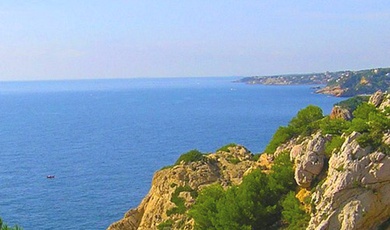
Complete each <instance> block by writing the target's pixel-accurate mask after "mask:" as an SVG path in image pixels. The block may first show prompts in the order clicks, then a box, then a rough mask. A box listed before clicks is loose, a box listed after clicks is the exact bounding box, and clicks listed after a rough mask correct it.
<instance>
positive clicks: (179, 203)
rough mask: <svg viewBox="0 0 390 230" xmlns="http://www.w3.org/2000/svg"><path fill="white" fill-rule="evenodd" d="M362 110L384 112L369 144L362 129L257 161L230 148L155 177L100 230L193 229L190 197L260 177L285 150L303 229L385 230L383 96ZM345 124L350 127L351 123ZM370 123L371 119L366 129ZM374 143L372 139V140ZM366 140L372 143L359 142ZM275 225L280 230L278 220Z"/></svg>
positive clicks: (297, 144)
mask: <svg viewBox="0 0 390 230" xmlns="http://www.w3.org/2000/svg"><path fill="white" fill-rule="evenodd" d="M369 104H370V105H371V106H374V107H375V108H376V110H378V111H381V112H380V114H384V115H383V116H384V117H383V116H382V117H381V116H380V115H375V116H378V117H380V118H381V120H379V121H381V122H382V123H380V124H381V127H380V129H379V130H381V131H380V133H376V134H375V135H374V139H373V138H371V139H369V138H368V140H369V141H367V137H370V135H371V133H370V132H377V130H374V129H370V128H366V131H363V129H361V130H362V131H361V132H356V131H349V132H344V133H343V134H338V133H337V132H334V133H336V134H328V133H324V131H323V130H321V129H319V130H317V131H316V132H314V133H312V134H311V135H308V136H298V137H294V138H291V139H289V140H288V141H286V142H284V143H283V144H281V145H280V146H279V147H278V148H277V150H276V151H275V153H273V154H262V155H261V156H260V157H259V159H255V158H254V157H253V155H252V154H251V153H250V152H249V151H248V150H247V149H246V148H245V147H243V146H230V147H226V148H224V149H223V150H220V151H217V152H216V153H213V154H209V155H205V156H204V158H202V160H200V161H195V162H180V163H179V164H177V165H175V166H172V167H169V168H166V169H162V170H160V171H158V172H156V173H155V175H154V178H153V182H152V187H151V189H150V191H149V193H148V194H147V195H146V197H145V198H144V199H143V200H142V202H141V204H140V205H139V206H138V207H137V208H135V209H132V210H130V211H129V212H128V213H126V214H125V217H124V218H123V219H122V220H120V221H118V222H116V223H114V224H112V225H111V226H110V227H109V228H108V229H110V230H114V229H120V230H125V229H193V228H194V220H193V219H191V218H190V217H189V216H188V215H187V210H188V208H189V207H191V206H192V205H193V204H194V202H195V201H196V196H197V192H198V191H200V190H202V188H204V187H207V186H209V185H211V184H216V183H218V184H220V185H222V186H223V187H225V188H227V187H229V186H231V185H235V184H240V183H241V181H242V179H243V177H244V175H246V174H248V173H250V172H251V171H252V170H254V169H256V168H261V169H262V170H263V172H266V173H268V172H269V171H270V169H271V168H272V162H273V159H274V158H276V157H277V156H278V155H279V154H281V153H284V152H289V154H290V160H291V161H293V162H294V171H295V173H294V179H295V181H296V184H297V185H298V187H297V192H296V198H297V199H299V201H300V202H301V205H302V206H304V210H305V212H307V213H308V214H309V215H310V220H309V221H306V224H305V226H306V227H307V229H318V230H325V229H329V230H330V229H390V220H389V218H390V154H389V153H390V148H389V145H390V130H389V129H390V126H388V124H389V123H390V122H389V112H388V108H389V104H390V96H389V95H388V94H385V93H382V92H380V91H378V92H376V93H375V94H374V95H372V96H371V97H370V100H369ZM367 108H371V107H367ZM367 108H366V109H367ZM375 108H374V109H375ZM332 114H333V115H331V116H329V119H331V120H325V121H326V122H328V123H331V121H332V120H335V121H337V122H339V123H336V124H340V126H343V124H346V123H343V122H341V120H343V119H344V120H351V119H352V116H353V114H352V113H350V112H347V111H343V110H342V109H340V108H335V109H334V111H333V112H332ZM354 114H355V115H357V116H358V115H359V114H357V113H354ZM370 114H371V115H370V116H372V117H375V116H374V115H373V113H370ZM359 119H360V120H361V118H359ZM367 119H368V118H367ZM378 119H379V118H378ZM345 122H348V124H349V125H350V124H354V122H355V121H354V120H352V121H345ZM375 122H377V120H375V119H373V120H370V121H369V122H368V123H369V124H370V125H373V123H375ZM355 123H356V122H355ZM383 124H386V125H387V126H386V125H385V126H386V127H382V126H383ZM355 125H356V124H355ZM351 127H353V125H351ZM359 127H360V126H359ZM364 127H365V126H364ZM372 127H376V126H375V125H374V126H372ZM350 129H351V128H350ZM350 129H349V130H350ZM332 130H334V129H332ZM367 130H368V131H367ZM363 137H364V138H363ZM377 137H380V140H375V138H377ZM370 141H371V142H375V144H372V145H370V144H367V143H370ZM337 142H339V144H337V145H335V144H334V143H337ZM333 145H334V146H333ZM329 146H331V148H329ZM378 146H379V147H378ZM329 149H330V150H329ZM275 226H282V227H286V226H285V223H284V221H283V220H280V221H279V223H278V224H276V225H275ZM287 229H288V227H287Z"/></svg>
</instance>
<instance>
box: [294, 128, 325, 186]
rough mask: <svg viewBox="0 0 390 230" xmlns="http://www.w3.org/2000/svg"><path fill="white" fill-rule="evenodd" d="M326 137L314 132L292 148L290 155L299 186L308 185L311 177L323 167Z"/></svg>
mask: <svg viewBox="0 0 390 230" xmlns="http://www.w3.org/2000/svg"><path fill="white" fill-rule="evenodd" d="M325 142H326V139H325V138H324V137H323V136H322V135H321V134H320V133H318V134H316V135H315V136H314V137H313V139H311V140H308V141H307V142H304V143H302V144H300V145H297V146H295V147H293V148H292V150H291V152H290V156H291V157H292V158H294V156H295V166H296V167H295V181H296V182H297V184H298V185H299V186H301V187H304V188H307V187H310V184H311V182H312V181H313V179H314V178H315V177H316V176H317V175H318V174H320V172H321V170H322V168H323V167H324V160H325Z"/></svg>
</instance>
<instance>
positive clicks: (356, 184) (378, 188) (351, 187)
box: [307, 133, 390, 230]
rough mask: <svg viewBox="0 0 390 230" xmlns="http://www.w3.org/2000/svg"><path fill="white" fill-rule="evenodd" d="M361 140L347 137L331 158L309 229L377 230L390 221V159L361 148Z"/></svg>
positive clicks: (318, 190)
mask: <svg viewBox="0 0 390 230" xmlns="http://www.w3.org/2000/svg"><path fill="white" fill-rule="evenodd" d="M358 136H359V134H358V133H352V134H351V135H350V136H348V137H347V138H346V140H345V142H344V144H343V145H342V147H341V150H340V151H339V152H338V153H335V154H333V155H332V157H331V158H330V160H329V170H328V174H327V177H326V179H325V181H324V183H323V184H322V185H321V186H319V187H317V190H316V191H315V192H314V193H313V195H312V203H313V205H314V206H315V210H313V214H312V217H311V220H310V223H309V226H308V228H307V229H321V230H323V229H375V228H376V227H378V225H379V224H381V223H383V222H384V221H386V220H387V219H388V218H389V216H390V157H389V156H386V155H385V154H383V153H381V152H371V151H370V150H369V149H365V148H361V147H360V146H359V144H358V143H357V142H356V138H357V137H358Z"/></svg>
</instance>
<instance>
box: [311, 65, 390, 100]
mask: <svg viewBox="0 0 390 230" xmlns="http://www.w3.org/2000/svg"><path fill="white" fill-rule="evenodd" d="M389 87H390V68H380V69H369V70H360V71H355V72H353V71H345V72H344V73H343V74H341V76H340V77H338V78H336V79H333V80H331V81H329V82H328V84H327V86H326V87H324V88H322V89H320V90H318V91H317V93H323V94H331V95H335V96H342V97H350V96H355V95H361V94H372V93H374V92H375V91H377V90H382V91H387V90H388V89H389Z"/></svg>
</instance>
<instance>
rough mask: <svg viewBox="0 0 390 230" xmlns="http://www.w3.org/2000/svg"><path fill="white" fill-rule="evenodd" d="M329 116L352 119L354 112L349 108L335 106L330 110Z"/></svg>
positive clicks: (331, 117)
mask: <svg viewBox="0 0 390 230" xmlns="http://www.w3.org/2000/svg"><path fill="white" fill-rule="evenodd" d="M329 117H330V119H344V120H347V121H349V120H351V119H352V113H351V112H350V111H349V110H347V109H343V108H341V107H340V106H334V107H333V108H332V111H331V112H330V115H329Z"/></svg>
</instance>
